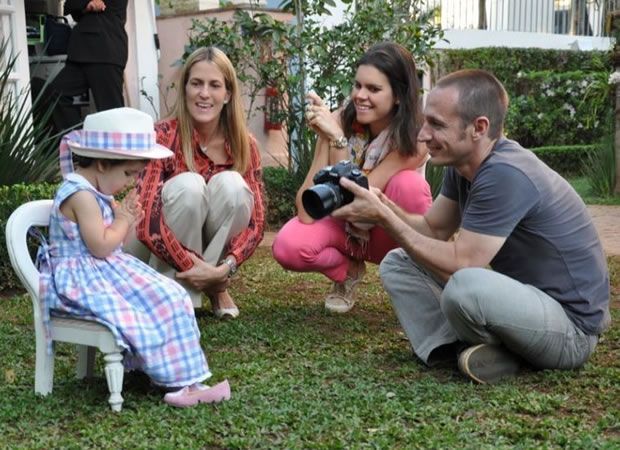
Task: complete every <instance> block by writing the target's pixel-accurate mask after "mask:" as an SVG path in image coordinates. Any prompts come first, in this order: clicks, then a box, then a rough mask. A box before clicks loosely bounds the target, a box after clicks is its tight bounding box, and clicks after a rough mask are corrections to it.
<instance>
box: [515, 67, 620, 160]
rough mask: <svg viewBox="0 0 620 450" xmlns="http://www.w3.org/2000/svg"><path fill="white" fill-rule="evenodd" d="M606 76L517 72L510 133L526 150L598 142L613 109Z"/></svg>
mask: <svg viewBox="0 0 620 450" xmlns="http://www.w3.org/2000/svg"><path fill="white" fill-rule="evenodd" d="M608 76H609V73H608V72H606V71H602V72H583V71H573V72H553V71H542V72H527V73H520V74H518V75H517V78H518V79H519V81H518V82H517V91H516V92H515V93H514V94H513V97H512V99H511V102H510V107H509V109H508V114H507V116H506V125H505V127H506V134H507V135H508V136H509V137H511V138H512V139H515V140H516V141H518V142H519V143H520V144H521V145H523V146H524V147H527V148H532V147H542V146H551V145H573V144H591V143H595V142H598V141H599V140H600V137H601V136H602V135H603V134H604V132H605V130H604V123H605V117H606V116H607V115H608V114H609V111H611V109H612V104H611V95H610V90H609V85H608V84H607V78H608Z"/></svg>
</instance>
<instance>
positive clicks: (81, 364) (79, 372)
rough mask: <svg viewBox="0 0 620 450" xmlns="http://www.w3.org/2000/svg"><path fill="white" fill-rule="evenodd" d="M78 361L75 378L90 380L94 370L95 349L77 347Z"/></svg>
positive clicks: (85, 346) (84, 346) (86, 346)
mask: <svg viewBox="0 0 620 450" xmlns="http://www.w3.org/2000/svg"><path fill="white" fill-rule="evenodd" d="M77 351H78V360H77V368H76V374H75V375H76V376H77V378H78V379H80V380H81V379H83V378H91V377H92V376H93V373H94V369H95V352H96V349H95V347H89V346H88V345H77Z"/></svg>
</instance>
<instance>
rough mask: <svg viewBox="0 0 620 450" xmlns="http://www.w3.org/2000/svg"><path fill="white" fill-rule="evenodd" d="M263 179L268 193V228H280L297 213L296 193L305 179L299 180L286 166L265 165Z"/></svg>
mask: <svg viewBox="0 0 620 450" xmlns="http://www.w3.org/2000/svg"><path fill="white" fill-rule="evenodd" d="M263 181H264V183H265V194H266V205H265V208H266V217H265V220H266V222H267V225H268V228H270V229H272V230H277V229H279V228H280V227H281V226H282V225H284V223H286V221H288V220H289V219H291V218H292V217H293V216H295V215H296V214H297V211H296V209H295V195H296V194H297V190H298V189H299V187H300V186H301V183H302V181H303V180H297V179H296V177H295V176H294V175H292V174H291V173H290V172H289V171H288V170H287V169H286V168H284V167H265V168H264V169H263Z"/></svg>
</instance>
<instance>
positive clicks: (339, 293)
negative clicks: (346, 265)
mask: <svg viewBox="0 0 620 450" xmlns="http://www.w3.org/2000/svg"><path fill="white" fill-rule="evenodd" d="M365 273H366V265H365V264H364V262H363V261H362V262H361V268H360V270H359V271H358V272H357V276H354V277H347V279H346V280H345V281H344V282H342V283H337V282H334V284H333V286H332V290H331V291H330V293H329V294H327V296H326V297H325V309H327V310H328V311H331V312H334V313H339V314H344V313H346V312H349V311H351V308H353V306H355V291H356V288H357V285H358V284H359V282H360V281H362V278H364V274H365Z"/></svg>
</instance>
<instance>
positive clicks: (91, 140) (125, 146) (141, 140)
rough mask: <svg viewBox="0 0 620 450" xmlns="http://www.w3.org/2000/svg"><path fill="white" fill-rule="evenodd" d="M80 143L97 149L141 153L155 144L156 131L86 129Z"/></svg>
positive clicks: (81, 135)
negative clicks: (136, 131) (133, 131)
mask: <svg viewBox="0 0 620 450" xmlns="http://www.w3.org/2000/svg"><path fill="white" fill-rule="evenodd" d="M80 145H81V146H82V147H85V148H92V149H95V150H102V151H105V150H123V151H130V152H136V153H140V152H143V151H148V150H150V149H152V148H153V147H154V146H155V132H152V131H151V132H148V133H124V132H120V131H116V132H110V131H86V130H82V131H81V133H80Z"/></svg>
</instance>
